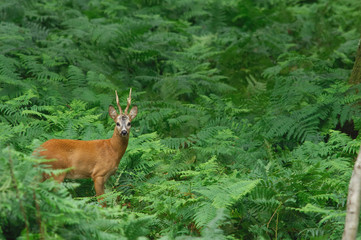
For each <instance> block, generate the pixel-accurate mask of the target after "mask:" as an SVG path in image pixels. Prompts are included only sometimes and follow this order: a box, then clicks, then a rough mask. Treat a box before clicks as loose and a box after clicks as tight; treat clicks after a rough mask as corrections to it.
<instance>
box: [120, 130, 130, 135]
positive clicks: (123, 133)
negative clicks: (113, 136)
mask: <svg viewBox="0 0 361 240" xmlns="http://www.w3.org/2000/svg"><path fill="white" fill-rule="evenodd" d="M120 133H121V134H122V135H123V136H125V135H127V134H128V132H127V130H122V131H121V132H120Z"/></svg>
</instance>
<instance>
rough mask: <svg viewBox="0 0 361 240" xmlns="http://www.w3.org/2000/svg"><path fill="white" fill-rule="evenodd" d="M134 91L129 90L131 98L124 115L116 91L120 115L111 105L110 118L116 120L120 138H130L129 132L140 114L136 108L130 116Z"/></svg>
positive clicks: (128, 100)
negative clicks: (132, 123) (133, 121)
mask: <svg viewBox="0 0 361 240" xmlns="http://www.w3.org/2000/svg"><path fill="white" fill-rule="evenodd" d="M131 95H132V89H130V90H129V97H128V98H127V107H126V108H125V110H124V113H123V112H122V108H121V107H120V104H119V98H118V93H117V91H115V96H116V101H117V105H118V109H119V114H118V113H117V111H116V110H115V108H114V107H113V106H112V105H109V116H110V117H111V118H112V119H113V120H114V122H115V123H116V127H115V128H116V131H117V132H118V134H119V136H122V137H128V136H129V131H130V127H131V122H132V120H133V119H134V118H135V117H136V116H137V113H138V107H137V106H134V107H133V108H132V109H131V110H130V112H129V114H128V109H129V106H130V104H131V101H132V96H131Z"/></svg>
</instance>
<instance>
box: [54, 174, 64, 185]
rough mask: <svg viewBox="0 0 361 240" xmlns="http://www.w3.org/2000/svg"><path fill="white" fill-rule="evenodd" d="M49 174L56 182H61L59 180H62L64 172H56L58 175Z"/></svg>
mask: <svg viewBox="0 0 361 240" xmlns="http://www.w3.org/2000/svg"><path fill="white" fill-rule="evenodd" d="M51 176H52V177H53V178H54V180H55V181H57V182H58V183H61V182H63V181H64V178H65V176H66V173H61V174H58V175H55V174H51Z"/></svg>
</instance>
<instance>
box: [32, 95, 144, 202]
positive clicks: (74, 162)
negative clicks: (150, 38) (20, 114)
mask: <svg viewBox="0 0 361 240" xmlns="http://www.w3.org/2000/svg"><path fill="white" fill-rule="evenodd" d="M131 94H132V89H130V91H129V97H128V99H127V107H126V108H125V111H124V113H123V112H122V108H121V107H120V105H119V98H118V94H117V91H115V95H116V102H117V105H118V109H119V114H117V111H116V110H115V108H114V107H113V106H111V105H109V110H108V111H109V116H110V117H111V118H112V119H113V120H114V122H115V123H116V126H115V128H114V133H113V136H112V138H110V139H104V140H92V141H83V140H70V139H51V140H48V141H46V142H44V143H43V144H42V145H41V146H40V150H39V155H40V156H42V157H44V158H45V159H51V160H54V161H50V162H46V163H45V164H47V165H49V166H50V168H52V169H66V168H71V170H70V171H68V172H65V173H61V174H59V175H54V174H52V177H53V178H54V179H55V180H56V181H58V182H62V181H63V180H64V178H70V179H79V178H92V179H93V181H94V187H95V192H96V195H97V196H100V195H102V194H104V184H105V182H106V181H107V179H108V178H109V176H110V175H112V174H114V173H115V171H116V170H117V168H118V165H119V162H120V159H121V158H122V157H123V155H124V153H125V150H126V149H127V146H128V140H129V131H130V127H131V122H132V120H133V119H134V118H135V117H136V115H137V113H138V108H137V106H134V107H133V108H132V109H131V110H130V112H129V114H128V109H129V106H130V104H131ZM45 178H49V176H44V179H45ZM103 206H105V204H103Z"/></svg>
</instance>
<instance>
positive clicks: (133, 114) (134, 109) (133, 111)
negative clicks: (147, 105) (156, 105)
mask: <svg viewBox="0 0 361 240" xmlns="http://www.w3.org/2000/svg"><path fill="white" fill-rule="evenodd" d="M137 113H138V107H137V106H134V107H132V109H131V110H130V112H129V117H130V119H131V120H133V119H134V118H135V117H136V116H137Z"/></svg>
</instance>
